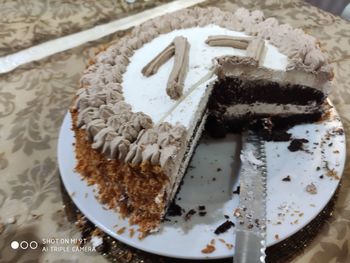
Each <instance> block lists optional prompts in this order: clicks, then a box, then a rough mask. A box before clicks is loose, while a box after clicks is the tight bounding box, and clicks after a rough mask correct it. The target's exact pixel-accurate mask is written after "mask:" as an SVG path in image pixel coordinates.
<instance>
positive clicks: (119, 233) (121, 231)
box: [117, 226, 126, 235]
mask: <svg viewBox="0 0 350 263" xmlns="http://www.w3.org/2000/svg"><path fill="white" fill-rule="evenodd" d="M125 229H126V227H125V226H124V227H122V228H120V229H119V230H118V231H117V234H118V235H121V234H123V233H124V232H125Z"/></svg>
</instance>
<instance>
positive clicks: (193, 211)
mask: <svg viewBox="0 0 350 263" xmlns="http://www.w3.org/2000/svg"><path fill="white" fill-rule="evenodd" d="M195 213H196V210H194V209H191V210H190V211H188V212H187V214H186V215H185V221H188V220H190V219H191V217H192V216H193V215H194V214H195Z"/></svg>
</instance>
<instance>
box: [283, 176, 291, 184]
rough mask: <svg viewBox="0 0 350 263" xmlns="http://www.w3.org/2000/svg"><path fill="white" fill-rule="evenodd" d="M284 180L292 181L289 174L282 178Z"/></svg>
mask: <svg viewBox="0 0 350 263" xmlns="http://www.w3.org/2000/svg"><path fill="white" fill-rule="evenodd" d="M282 181H283V182H290V181H291V179H290V176H289V175H287V176H286V177H284V178H283V179H282Z"/></svg>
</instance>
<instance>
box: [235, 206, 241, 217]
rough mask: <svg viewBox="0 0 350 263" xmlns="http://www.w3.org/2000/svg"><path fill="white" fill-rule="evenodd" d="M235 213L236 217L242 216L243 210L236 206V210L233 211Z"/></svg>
mask: <svg viewBox="0 0 350 263" xmlns="http://www.w3.org/2000/svg"><path fill="white" fill-rule="evenodd" d="M233 215H234V216H235V217H241V216H242V214H241V210H240V209H239V208H236V209H235V211H234V212H233Z"/></svg>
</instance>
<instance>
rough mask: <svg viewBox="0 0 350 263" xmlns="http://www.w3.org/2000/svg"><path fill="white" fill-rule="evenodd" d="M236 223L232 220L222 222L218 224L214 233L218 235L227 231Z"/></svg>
mask: <svg viewBox="0 0 350 263" xmlns="http://www.w3.org/2000/svg"><path fill="white" fill-rule="evenodd" d="M234 226H235V224H234V223H233V222H232V221H229V220H226V222H224V223H222V224H221V225H220V226H218V227H217V228H216V229H215V231H214V233H215V234H216V235H219V234H222V233H225V232H226V231H227V230H229V229H230V228H231V227H234Z"/></svg>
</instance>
